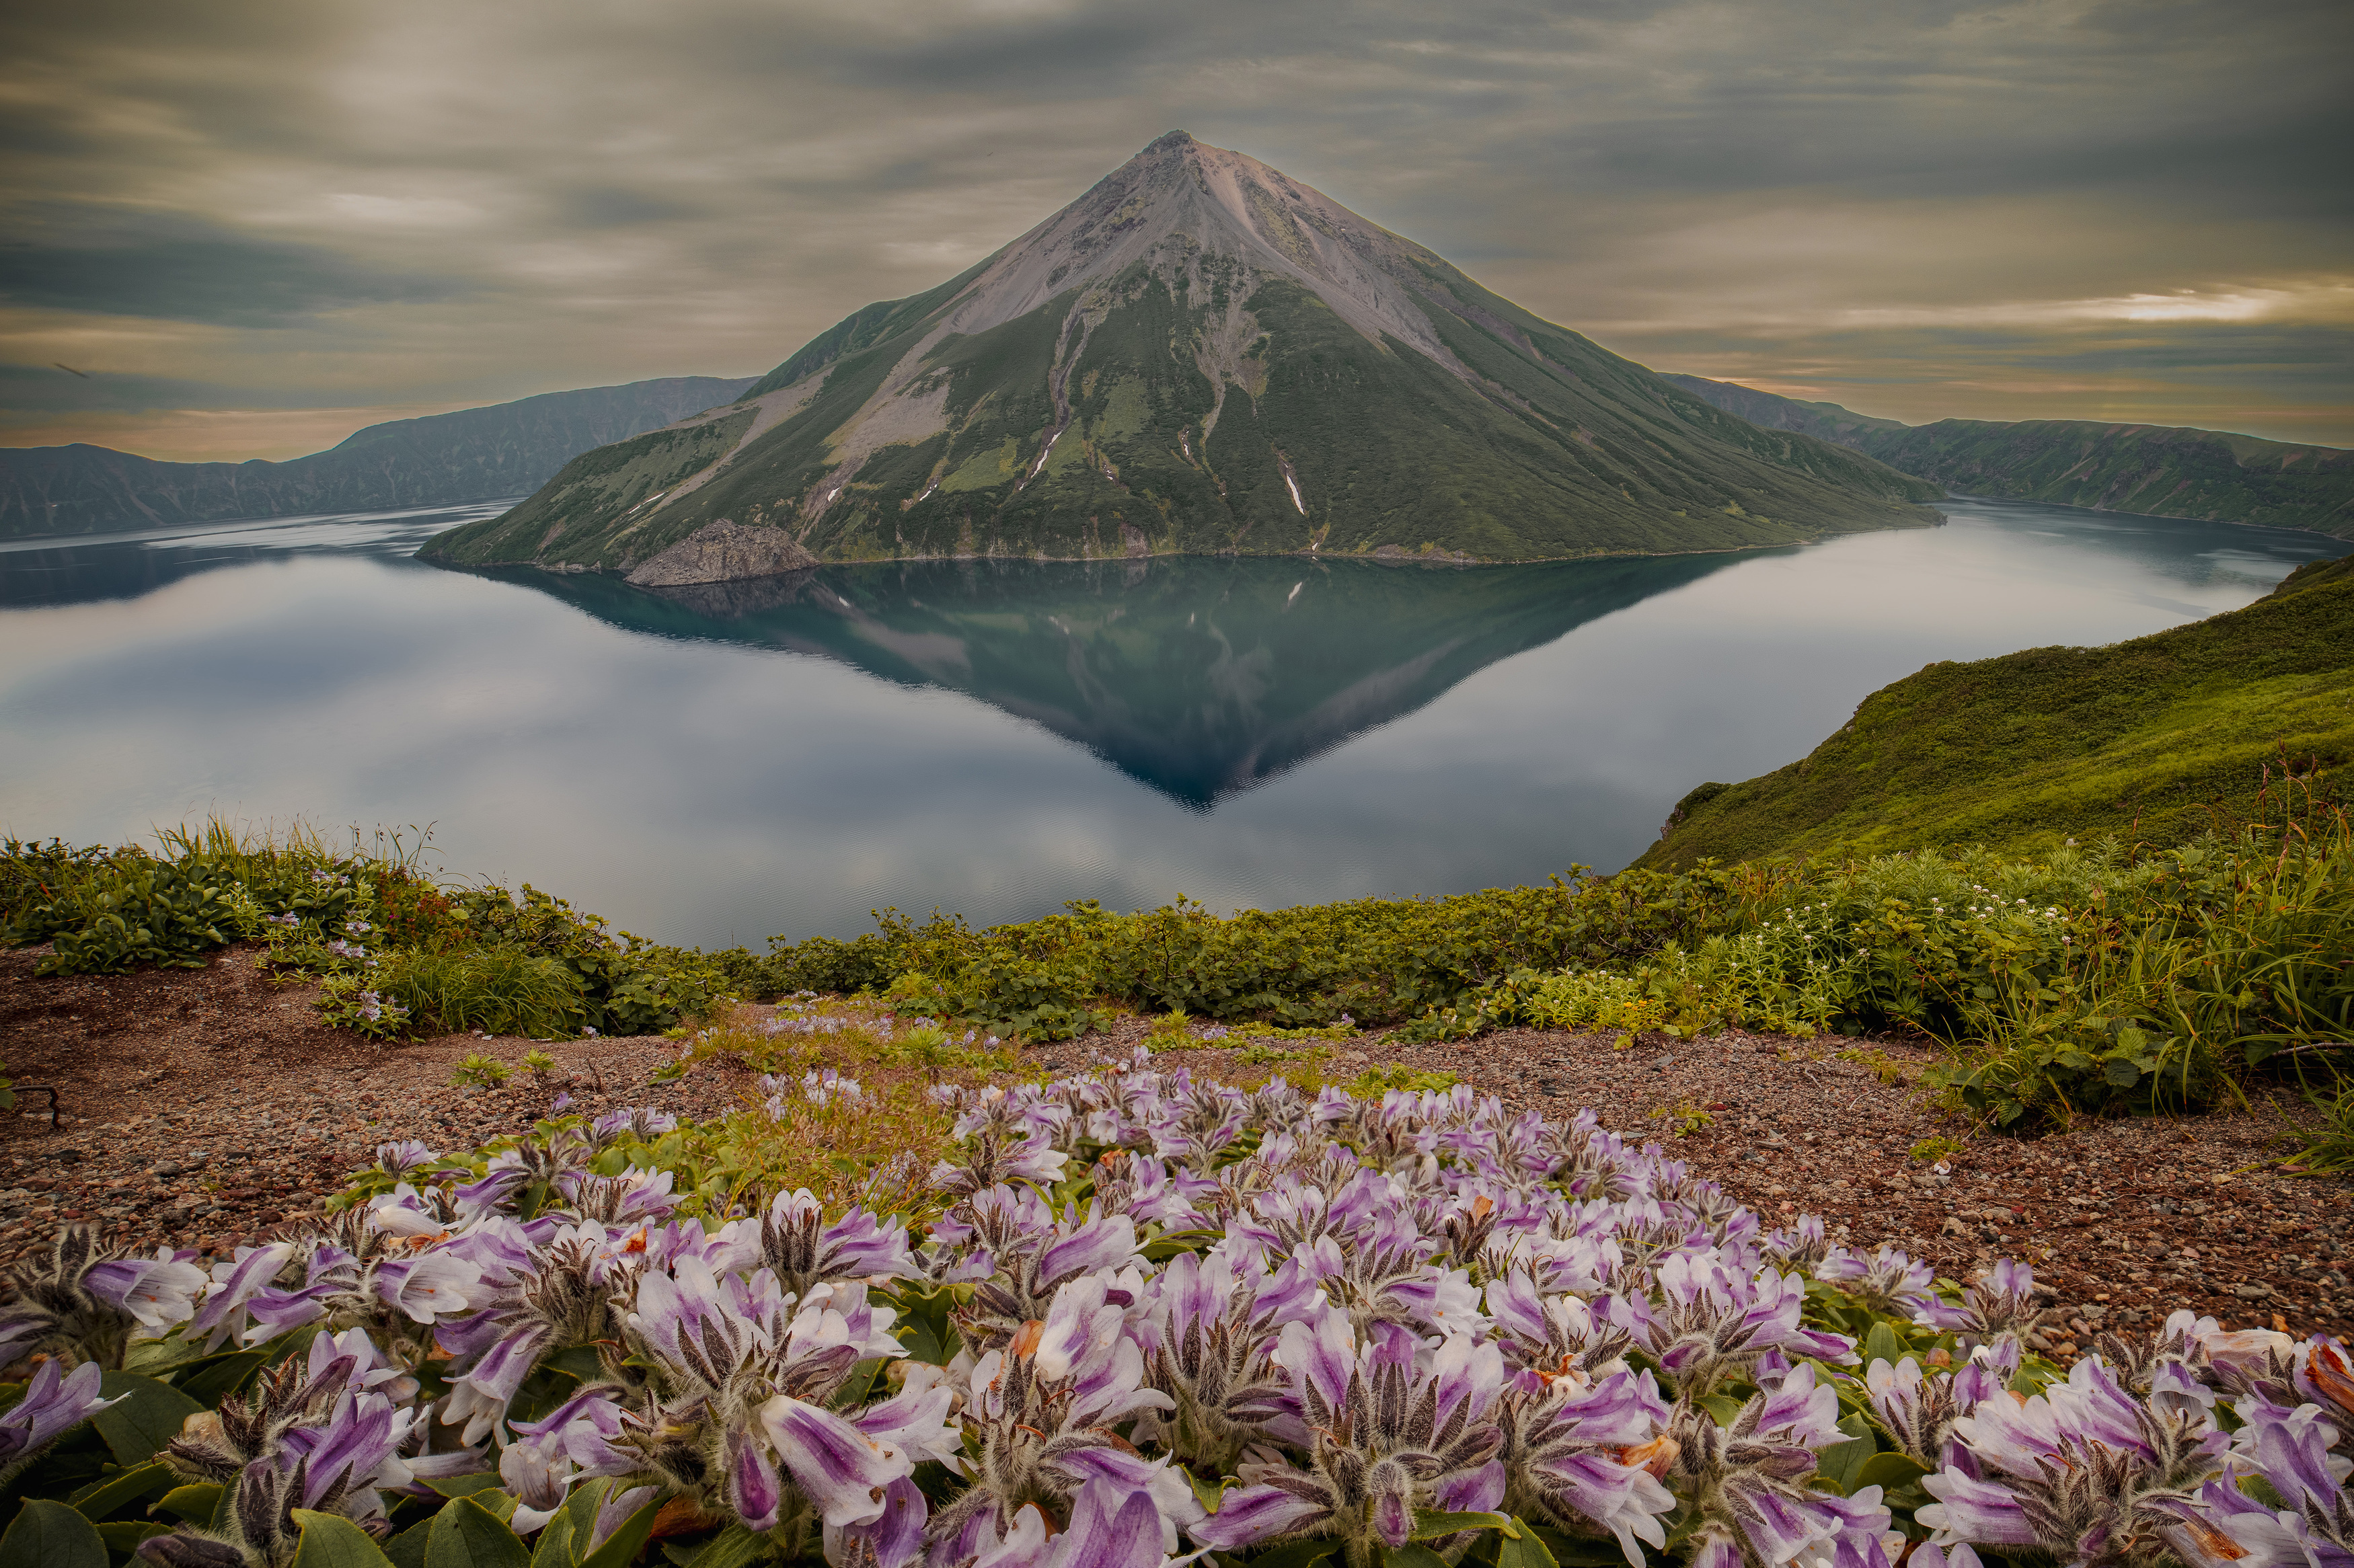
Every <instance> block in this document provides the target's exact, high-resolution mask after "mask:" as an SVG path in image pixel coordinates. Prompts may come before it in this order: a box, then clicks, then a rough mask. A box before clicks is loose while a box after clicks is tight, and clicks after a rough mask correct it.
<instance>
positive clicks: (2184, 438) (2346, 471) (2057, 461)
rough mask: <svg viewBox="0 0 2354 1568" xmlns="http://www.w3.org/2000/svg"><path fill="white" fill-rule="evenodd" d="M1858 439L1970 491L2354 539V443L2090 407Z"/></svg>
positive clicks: (1900, 463)
mask: <svg viewBox="0 0 2354 1568" xmlns="http://www.w3.org/2000/svg"><path fill="white" fill-rule="evenodd" d="M1853 443H1854V445H1855V446H1856V448H1857V449H1858V450H1861V451H1865V452H1869V453H1871V454H1872V456H1873V457H1876V458H1878V459H1879V460H1880V461H1882V462H1885V463H1888V464H1891V465H1892V466H1893V467H1896V468H1901V469H1903V471H1905V472H1907V473H1917V474H1919V475H1920V476H1921V477H1922V478H1924V479H1932V480H1935V481H1936V482H1938V483H1940V484H1943V485H1946V486H1947V487H1949V488H1951V489H1954V490H1957V491H1961V492H1963V493H1967V494H1970V495H1996V496H2004V497H2009V498H2015V499H2018V500H2023V501H2056V502H2059V503H2062V504H2064V505H2068V506H2089V507H2094V508H2097V509H2098V510H2100V511H2104V512H2138V513H2141V514H2144V515H2146V516H2151V517H2202V518H2205V519H2207V520H2208V521H2209V522H2213V523H2264V524H2270V525H2272V526H2274V527H2276V528H2311V529H2314V530H2316V531H2317V532H2319V533H2323V534H2328V535H2334V536H2336V537H2338V538H2340V539H2354V451H2348V450H2344V449H2342V448H2338V447H2308V446H2287V445H2285V444H2283V443H2281V442H2279V441H2266V440H2257V439H2256V438H2255V437H2253V436H2236V435H2230V434H2227V433H2225V432H2222V431H2219V430H2194V429H2179V428H2176V427H2171V426H2166V425H2102V424H2094V423H2093V422H2092V421H2090V420H2085V419H2022V420H2020V421H2019V422H2017V423H2015V424H2005V423H2001V422H1999V421H1994V420H1987V419H1940V420H1938V421H1937V422H1936V423H1935V424H1934V425H1921V426H1917V427H1914V428H1913V429H1895V430H1890V429H1863V430H1860V431H1858V432H1857V434H1856V435H1855V437H1854V438H1853Z"/></svg>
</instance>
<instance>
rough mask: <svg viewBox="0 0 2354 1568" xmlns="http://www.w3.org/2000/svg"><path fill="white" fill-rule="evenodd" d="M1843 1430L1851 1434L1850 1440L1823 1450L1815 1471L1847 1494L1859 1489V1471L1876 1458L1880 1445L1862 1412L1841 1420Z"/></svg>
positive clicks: (1816, 1457) (1841, 1429)
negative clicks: (1857, 1484)
mask: <svg viewBox="0 0 2354 1568" xmlns="http://www.w3.org/2000/svg"><path fill="white" fill-rule="evenodd" d="M1839 1429H1840V1431H1842V1432H1844V1433H1846V1434H1847V1435H1848V1438H1847V1441H1846V1442H1844V1443H1834V1444H1832V1445H1831V1446H1829V1447H1828V1448H1825V1449H1822V1450H1821V1451H1820V1452H1819V1453H1818V1454H1817V1455H1816V1456H1815V1466H1816V1471H1815V1473H1816V1475H1817V1476H1818V1478H1820V1479H1822V1480H1825V1481H1828V1482H1829V1483H1830V1485H1831V1486H1832V1487H1833V1488H1835V1489H1837V1490H1838V1492H1839V1494H1840V1496H1841V1497H1846V1496H1847V1495H1848V1494H1849V1493H1850V1492H1852V1491H1854V1490H1855V1488H1856V1480H1855V1477H1856V1472H1857V1471H1859V1470H1861V1469H1862V1468H1863V1465H1864V1461H1866V1460H1868V1459H1870V1458H1871V1457H1872V1454H1873V1453H1874V1452H1875V1451H1876V1450H1877V1449H1878V1448H1879V1446H1880V1445H1879V1443H1878V1441H1877V1440H1876V1439H1874V1438H1873V1436H1872V1428H1871V1427H1869V1426H1867V1425H1864V1420H1863V1417H1862V1416H1861V1414H1856V1415H1850V1416H1849V1417H1848V1418H1847V1419H1846V1420H1844V1421H1841V1422H1840V1424H1839Z"/></svg>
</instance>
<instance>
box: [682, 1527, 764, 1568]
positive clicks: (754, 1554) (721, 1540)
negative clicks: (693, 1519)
mask: <svg viewBox="0 0 2354 1568" xmlns="http://www.w3.org/2000/svg"><path fill="white" fill-rule="evenodd" d="M776 1550H777V1543H776V1542H773V1541H770V1540H769V1538H768V1537H767V1536H766V1535H762V1534H758V1533H756V1532H755V1531H749V1530H747V1529H745V1528H744V1527H743V1526H742V1525H740V1524H731V1525H729V1526H728V1527H727V1528H726V1529H725V1530H723V1531H720V1532H719V1533H718V1534H716V1535H715V1536H713V1537H712V1538H711V1539H710V1540H709V1541H707V1542H704V1545H703V1550H702V1551H700V1552H696V1553H695V1556H694V1558H693V1559H692V1561H693V1563H695V1568H750V1565H751V1564H752V1563H758V1562H760V1561H761V1560H762V1559H764V1558H767V1557H769V1556H771V1555H773V1554H774V1553H775V1552H776Z"/></svg>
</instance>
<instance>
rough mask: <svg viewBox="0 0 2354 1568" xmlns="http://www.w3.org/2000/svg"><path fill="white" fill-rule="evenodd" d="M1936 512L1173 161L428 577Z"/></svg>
mask: <svg viewBox="0 0 2354 1568" xmlns="http://www.w3.org/2000/svg"><path fill="white" fill-rule="evenodd" d="M1937 493H1939V492H1938V491H1937V490H1936V489H1935V487H1934V486H1930V485H1927V484H1925V483H1923V482H1920V481H1917V480H1914V479H1911V478H1909V477H1907V476H1905V475H1903V474H1900V473H1897V472H1896V471H1894V470H1893V469H1889V468H1885V467H1882V465H1880V464H1878V463H1876V462H1873V461H1872V460H1870V459H1868V458H1865V457H1863V456H1861V454H1859V453H1856V452H1852V451H1850V450H1846V449H1845V448H1841V447H1835V446H1832V445H1830V444H1829V443H1828V442H1824V441H1819V440H1813V439H1811V438H1809V437H1806V436H1801V435H1796V434H1793V433H1791V432H1787V431H1765V430H1761V429H1757V428H1756V427H1755V426H1754V425H1751V424H1748V423H1747V422H1746V421H1744V420H1742V419H1740V418H1736V417H1734V416H1733V415H1730V414H1727V413H1724V412H1723V411H1721V410H1719V409H1716V408H1712V407H1711V406H1710V405H1709V404H1708V403H1706V402H1704V401H1702V399H1701V398H1699V397H1694V396H1692V395H1691V393H1689V392H1687V391H1685V390H1684V389H1683V388H1681V387H1675V386H1672V385H1670V383H1668V382H1667V381H1665V380H1663V379H1661V378H1660V377H1659V376H1654V375H1653V374H1652V373H1651V372H1650V371H1649V370H1647V369H1645V368H1644V367H1643V366H1639V365H1635V364H1632V363H1630V362H1628V361H1627V360H1624V359H1621V358H1619V357H1618V356H1617V355H1613V354H1609V353H1607V352H1606V351H1604V350H1603V349H1601V348H1598V347H1596V345H1595V344H1592V343H1590V342H1588V341H1587V340H1586V339H1585V338H1583V337H1581V336H1579V335H1578V334H1576V333H1575V332H1572V331H1570V330H1568V329H1567V328H1564V327H1561V326H1556V325H1554V324H1553V323H1551V322H1548V321H1545V320H1543V319H1542V318H1541V317H1538V316H1536V315H1533V314H1532V313H1529V312H1527V311H1525V310H1522V308H1521V307H1519V306H1518V305H1515V304H1513V303H1512V302H1511V301H1509V300H1505V299H1502V298H1500V297H1499V296H1498V295H1496V294H1493V293H1491V292H1490V291H1488V290H1486V289H1483V288H1481V287H1480V286H1479V284H1478V283H1476V282H1474V281H1472V280H1471V279H1469V278H1468V277H1466V276H1464V274H1463V273H1462V272H1460V271H1458V270H1456V269H1455V268H1454V267H1452V266H1450V265H1448V264H1447V261H1446V260H1444V259H1443V258H1441V257H1439V256H1437V254H1435V253H1433V252H1431V251H1429V250H1427V249H1424V248H1423V247H1421V246H1418V245H1416V244H1413V243H1412V242H1410V241H1408V240H1405V239H1402V238H1399V237H1398V236H1396V235H1394V234H1392V233H1390V232H1389V231H1388V230H1387V229H1384V228H1382V227H1380V226H1379V225H1378V224H1374V223H1371V222H1368V221H1367V220H1366V219H1364V218H1363V217H1360V216H1358V215H1357V214H1356V213H1353V212H1352V211H1350V210H1349V209H1348V208H1347V207H1343V206H1341V204H1340V203H1339V202H1337V201H1334V200H1333V199H1332V198H1331V197H1330V196H1326V195H1324V194H1323V193H1322V192H1321V191H1318V190H1315V189H1313V188H1312V187H1310V186H1308V185H1301V184H1300V183H1299V182H1298V181H1297V180H1294V179H1291V178H1289V177H1288V175H1284V174H1283V173H1282V172H1281V171H1280V170H1278V169H1274V168H1270V167H1269V166H1268V165H1267V164H1263V163H1261V162H1259V161H1258V160H1257V159H1256V158H1253V157H1250V156H1249V155H1247V154H1243V153H1238V152H1234V151H1231V150H1228V149H1226V148H1223V147H1213V146H1210V145H1208V144H1207V143H1203V142H1199V141H1196V140H1195V139H1194V138H1193V137H1192V136H1190V135H1188V134H1187V133H1186V132H1182V131H1172V132H1168V133H1167V134H1166V135H1163V136H1161V137H1158V138H1156V139H1155V140H1154V141H1152V142H1151V143H1150V144H1148V145H1147V146H1146V147H1145V148H1144V149H1143V150H1142V151H1141V152H1140V153H1138V154H1136V156H1134V157H1132V158H1130V159H1129V160H1128V162H1126V163H1124V164H1120V165H1119V167H1118V168H1116V169H1114V170H1112V171H1111V172H1110V173H1109V174H1108V175H1105V176H1104V177H1103V178H1102V179H1100V180H1098V181H1097V182H1096V184H1095V185H1093V186H1092V187H1090V188H1089V189H1088V190H1087V192H1085V193H1084V194H1083V195H1081V196H1079V197H1078V199H1077V200H1076V201H1074V202H1072V203H1071V204H1070V205H1069V206H1068V207H1064V208H1063V209H1062V210H1061V211H1059V212H1056V213H1055V214H1053V215H1051V216H1050V217H1046V218H1045V219H1044V221H1042V222H1040V223H1039V224H1038V225H1037V226H1036V227H1035V228H1032V229H1031V230H1030V231H1029V232H1027V233H1026V234H1023V235H1022V236H1021V237H1020V238H1016V239H1015V240H1013V242H1012V243H1011V244H1008V245H1007V246H1005V247H1004V248H1003V249H1001V250H999V251H997V252H996V253H995V254H994V255H992V256H991V257H989V258H988V259H987V260H983V261H982V262H981V263H980V264H979V265H977V266H975V267H973V268H972V269H971V270H969V271H967V272H966V273H964V274H963V275H962V276H960V277H958V278H954V279H951V280H950V281H948V282H946V283H944V284H942V285H940V286H939V287H938V288H937V289H934V290H932V291H929V292H928V293H923V294H917V295H916V296H914V297H912V298H909V299H905V300H892V301H885V302H881V303H878V304H873V305H869V306H867V307H866V308H865V309H864V310H861V311H858V312H855V313H853V314H852V315H851V316H849V317H848V318H847V319H845V320H844V321H843V322H842V323H840V324H838V325H836V326H834V327H833V328H832V329H831V330H829V331H827V332H825V333H822V334H820V335H819V336H817V337H816V338H814V339H812V340H811V342H810V343H809V344H805V345H804V346H803V347H802V348H801V350H800V351H798V352H797V353H795V354H794V355H792V356H791V357H790V358H788V359H787V360H786V361H785V362H784V363H783V364H781V365H779V366H777V368H776V369H775V370H773V371H771V372H770V373H769V375H768V376H765V377H763V378H762V379H761V380H760V381H759V382H758V384H757V385H755V386H754V387H752V389H751V390H750V391H749V392H748V393H746V394H745V395H744V396H743V397H742V398H740V399H739V400H738V401H737V402H736V403H734V404H731V405H728V406H727V407H725V408H715V409H711V410H709V411H708V412H707V413H705V414H702V415H698V416H696V417H695V418H692V419H687V420H683V421H681V422H680V423H679V424H677V425H675V426H673V427H671V428H669V429H663V430H658V431H653V432H651V433H649V434H648V435H645V436H641V437H638V438H635V439H634V440H631V441H629V442H625V443H622V444H621V445H620V446H616V447H609V448H600V449H599V450H596V451H593V452H589V453H587V454H585V455H583V456H582V457H580V458H578V459H577V460H576V461H574V462H573V463H572V465H571V466H569V467H568V468H567V469H566V470H565V471H563V472H561V473H559V474H557V477H556V478H555V479H554V480H552V481H550V482H549V483H548V485H547V486H546V488H545V489H543V490H542V491H541V492H540V493H538V494H536V495H535V496H533V497H531V498H530V499H529V500H528V501H526V502H525V503H524V504H522V505H521V506H519V507H517V508H515V509H514V511H513V512H510V513H508V514H505V515H504V516H502V517H498V518H493V519H491V520H490V521H488V522H485V523H481V524H472V525H470V526H469V527H467V528H464V529H461V530H457V531H455V532H454V533H452V534H450V535H444V536H443V537H442V538H441V539H440V540H437V541H435V543H434V545H433V546H430V553H431V554H433V555H436V556H441V557H443V558H449V559H455V560H462V561H473V562H485V563H487V562H493V561H530V562H536V563H539V564H542V565H564V566H574V567H599V568H606V569H618V570H625V571H626V570H629V569H631V568H633V567H636V566H637V565H638V564H640V563H642V562H644V561H646V560H648V559H650V558H651V557H652V556H655V555H657V554H659V553H661V552H662V551H663V550H664V549H665V548H667V547H668V546H671V545H673V544H675V543H677V542H678V541H679V540H681V539H684V538H687V537H689V536H691V535H695V534H696V533H698V532H700V531H701V530H703V529H705V528H707V527H710V526H711V525H712V524H716V523H718V522H723V521H724V522H729V523H732V524H737V525H739V526H750V527H759V526H769V527H775V528H779V529H782V530H784V531H785V532H786V533H787V534H789V535H790V536H791V538H792V539H793V541H794V542H795V543H797V544H798V545H800V546H801V547H802V548H805V549H807V550H809V551H810V552H811V553H812V554H814V555H816V556H818V557H820V558H821V559H823V560H874V559H877V558H910V557H935V558H936V557H941V556H950V557H953V556H1042V557H1044V556H1065V557H1080V558H1100V557H1103V556H1147V555H1152V554H1157V553H1165V552H1210V551H1214V552H1221V553H1227V552H1243V553H1250V554H1272V553H1300V554H1308V555H1320V554H1321V555H1334V554H1344V553H1346V554H1363V555H1370V556H1383V557H1395V556H1414V557H1417V558H1423V559H1447V560H1458V561H1459V560H1530V559H1541V558H1551V557H1559V556H1594V555H1635V554H1655V553H1660V552H1666V551H1675V550H1690V549H1723V548H1737V547H1741V546H1754V545H1766V544H1786V543H1791V542H1794V541H1797V540H1800V539H1808V538H1814V537H1819V536H1820V535H1824V534H1827V533H1834V532H1840V531H1845V530H1850V529H1856V528H1869V527H1887V526H1901V525H1906V524H1921V523H1925V522H1929V521H1932V520H1934V517H1935V514H1932V513H1928V512H1925V511H1924V510H1923V509H1921V508H1920V507H1918V506H1916V505H1913V504H1911V503H1914V502H1918V501H1924V500H1928V499H1932V498H1934V497H1935V495H1936V494H1937Z"/></svg>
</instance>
